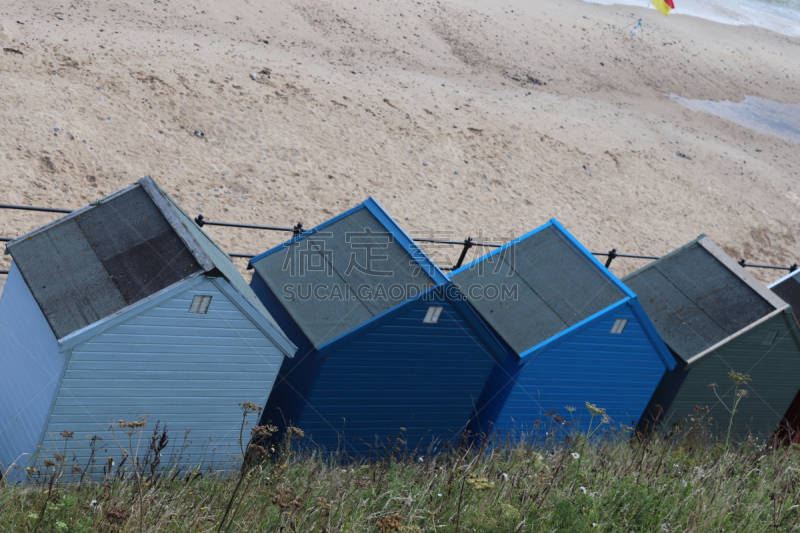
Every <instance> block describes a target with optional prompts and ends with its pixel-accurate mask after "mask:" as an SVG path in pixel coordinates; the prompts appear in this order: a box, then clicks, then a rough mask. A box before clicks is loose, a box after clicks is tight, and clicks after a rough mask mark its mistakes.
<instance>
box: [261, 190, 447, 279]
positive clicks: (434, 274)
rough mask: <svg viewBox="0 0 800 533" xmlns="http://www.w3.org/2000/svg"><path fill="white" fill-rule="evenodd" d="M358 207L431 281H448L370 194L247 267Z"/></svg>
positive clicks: (308, 235) (263, 254) (280, 245)
mask: <svg viewBox="0 0 800 533" xmlns="http://www.w3.org/2000/svg"><path fill="white" fill-rule="evenodd" d="M360 209H366V210H367V211H369V212H370V213H371V214H372V216H374V217H375V218H376V219H378V222H380V223H381V224H382V225H383V227H384V228H385V229H386V231H388V232H389V233H391V234H392V237H394V238H395V240H396V241H397V243H398V244H400V245H401V246H402V247H403V248H404V249H405V250H406V251H407V252H408V253H409V254H410V255H411V257H413V258H414V260H415V261H416V262H417V263H418V264H419V265H420V267H422V269H423V270H424V271H425V272H426V273H427V274H428V275H429V276H430V277H431V278H432V279H433V281H435V282H436V283H437V284H438V285H444V284H445V283H447V282H448V277H447V275H446V274H445V273H444V272H442V271H441V270H440V269H439V267H438V266H436V263H434V262H433V261H431V259H430V258H429V257H428V256H427V254H425V252H423V251H422V248H420V247H419V246H417V244H416V243H415V242H414V239H412V238H411V237H409V235H408V234H407V233H406V232H405V231H404V230H403V229H402V228H401V227H400V226H399V225H398V224H397V222H395V221H394V219H393V218H392V217H391V216H390V215H389V214H388V213H387V212H386V210H385V209H384V208H383V207H382V206H381V204H379V203H378V201H377V200H375V199H374V198H373V197H371V196H370V197H369V198H367V199H366V200H365V201H364V202H362V203H360V204H359V205H357V206H355V207H354V208H352V209H349V210H347V211H345V212H344V213H342V214H340V215H337V216H335V217H333V218H331V219H330V220H327V221H326V222H323V223H322V224H320V225H318V226H316V227H314V228H312V229H311V230H309V231H306V232H303V233H301V234H300V235H295V236H294V237H292V238H291V239H289V240H288V241H286V242H285V243H283V244H279V245H278V246H276V247H274V248H272V249H270V250H267V251H266V252H263V253H261V254H259V255H257V256H255V257H253V258H252V259H251V260H250V261H249V262H248V263H247V269H248V270H250V269H252V268H253V264H254V263H257V262H258V261H260V260H261V259H263V258H265V257H267V256H268V255H271V254H274V253H276V252H278V251H280V250H283V249H284V248H286V247H287V246H291V245H292V244H294V243H296V242H298V241H300V240H302V239H305V238H306V237H310V236H311V235H313V234H314V233H317V232H319V231H321V230H323V229H324V228H326V227H328V226H330V225H331V224H333V223H335V222H337V221H339V220H341V219H343V218H345V217H348V216H350V215H352V214H353V213H355V212H356V211H358V210H360Z"/></svg>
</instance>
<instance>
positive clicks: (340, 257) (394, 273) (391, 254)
mask: <svg viewBox="0 0 800 533" xmlns="http://www.w3.org/2000/svg"><path fill="white" fill-rule="evenodd" d="M251 267H252V268H254V269H255V271H256V272H257V273H258V275H259V276H261V278H262V279H263V280H264V282H265V283H266V285H267V286H268V287H269V289H270V290H271V291H272V293H273V294H274V295H275V296H276V298H277V299H278V300H279V301H280V303H281V304H282V305H283V307H284V309H285V310H286V312H287V313H288V314H289V315H290V316H291V317H292V319H293V320H294V322H295V323H296V324H297V326H298V327H299V328H300V330H301V331H302V332H303V334H304V335H305V336H306V338H308V340H309V342H310V343H311V344H312V345H313V346H314V347H315V348H318V349H319V348H320V347H322V346H323V345H325V344H326V343H328V342H330V341H332V340H334V339H336V338H337V337H340V336H341V335H344V334H347V333H348V332H350V331H352V330H354V329H355V328H358V327H359V326H361V325H363V324H365V323H367V322H369V321H371V320H372V319H373V318H375V317H376V316H378V315H380V314H382V313H385V312H387V311H389V310H390V309H392V308H394V307H395V306H397V305H399V304H401V303H403V302H405V301H407V300H410V299H412V298H414V297H417V296H419V295H421V294H422V293H423V292H425V291H426V290H428V289H429V288H431V287H434V286H439V285H442V284H445V283H448V280H447V277H446V276H445V275H444V274H443V273H442V272H441V271H440V270H439V269H438V267H436V265H435V264H434V263H433V262H432V261H431V260H430V259H429V258H428V257H427V256H426V255H425V253H424V252H423V251H422V250H421V249H420V248H419V247H418V246H417V245H416V244H415V243H414V241H413V240H412V239H411V238H410V237H408V235H406V234H405V232H403V230H402V229H401V228H400V227H399V226H398V225H397V224H396V223H395V222H394V220H392V218H391V217H390V216H389V215H388V214H387V213H386V212H385V211H384V210H383V208H382V207H381V206H380V204H378V202H377V201H376V200H374V199H373V198H369V199H368V200H367V201H365V202H364V203H362V204H360V205H358V206H356V207H355V208H353V209H351V210H349V211H347V212H346V213H343V214H341V215H339V216H337V217H335V218H333V219H331V220H329V221H328V222H325V223H323V224H321V225H320V226H317V227H316V228H314V229H312V230H310V231H307V232H305V233H303V234H301V235H298V236H296V237H295V238H293V239H292V240H290V241H288V242H286V243H284V244H282V245H280V246H277V247H275V248H273V249H271V250H269V251H267V252H264V253H263V254H261V255H259V256H256V257H254V258H253V259H252V260H251V261H250V265H249V267H248V268H251Z"/></svg>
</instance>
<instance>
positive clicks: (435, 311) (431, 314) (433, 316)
mask: <svg viewBox="0 0 800 533" xmlns="http://www.w3.org/2000/svg"><path fill="white" fill-rule="evenodd" d="M442 311H444V307H437V306H431V307H429V308H428V312H427V313H425V318H423V319H422V323H423V324H436V323H437V322H439V317H440V316H442Z"/></svg>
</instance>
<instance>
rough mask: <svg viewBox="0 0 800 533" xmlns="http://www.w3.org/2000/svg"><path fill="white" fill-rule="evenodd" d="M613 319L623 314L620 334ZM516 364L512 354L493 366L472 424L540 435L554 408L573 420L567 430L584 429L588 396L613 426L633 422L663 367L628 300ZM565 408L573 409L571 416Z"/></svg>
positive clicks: (645, 404)
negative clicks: (560, 340) (558, 341)
mask: <svg viewBox="0 0 800 533" xmlns="http://www.w3.org/2000/svg"><path fill="white" fill-rule="evenodd" d="M617 318H625V319H628V324H627V326H626V328H625V330H624V331H623V333H622V334H612V333H611V328H612V326H613V325H614V322H615V320H616V319H617ZM516 363H517V360H515V359H514V357H509V358H508V359H507V360H506V362H505V363H503V364H499V365H497V367H496V368H495V369H494V370H493V372H492V376H491V378H490V380H489V382H488V383H487V386H486V389H484V392H483V394H482V396H481V400H480V403H479V405H478V408H477V409H476V413H475V415H474V419H473V422H472V426H471V427H472V428H474V429H476V430H482V431H486V430H488V428H489V427H494V428H495V429H496V430H497V431H498V432H500V433H501V434H516V435H519V434H522V433H526V434H530V435H532V436H533V437H536V438H544V437H545V432H546V431H547V430H548V429H549V424H550V422H551V419H550V418H548V416H547V413H548V412H555V413H557V414H558V415H560V416H562V417H564V418H566V420H567V422H568V423H573V422H574V425H572V426H570V427H569V430H570V431H576V430H577V431H586V430H587V429H588V423H589V419H590V416H589V414H588V412H587V410H586V406H585V403H586V402H590V403H594V404H596V405H597V406H598V407H600V408H604V409H606V410H607V412H608V415H609V416H611V418H612V419H613V420H614V424H615V425H616V426H617V427H619V424H620V423H623V424H627V425H629V426H630V425H632V426H635V425H636V422H637V421H638V420H639V418H640V417H641V415H642V413H643V411H644V409H645V407H646V406H647V404H648V402H649V400H650V398H651V396H652V395H653V392H654V391H655V389H656V387H657V386H658V383H659V381H660V380H661V377H662V376H663V375H664V372H665V371H666V368H667V367H666V365H665V363H664V361H663V359H662V358H661V356H660V355H659V353H658V350H657V349H656V347H655V346H654V345H653V343H652V342H651V341H650V339H649V337H648V336H647V333H646V331H645V329H644V328H643V327H642V325H641V324H640V323H639V321H638V319H637V316H636V314H634V313H633V312H632V310H631V308H630V305H626V306H624V307H622V308H618V309H617V310H615V312H613V313H609V314H608V315H607V316H606V317H604V318H602V319H601V320H598V321H597V322H595V323H593V324H591V325H590V326H588V327H587V328H585V329H583V330H580V331H579V332H577V333H576V334H575V335H573V336H571V337H570V338H568V339H566V340H564V341H563V342H562V343H561V344H559V345H558V346H556V347H555V348H552V349H548V350H545V351H544V352H543V353H541V354H539V355H538V356H537V357H536V358H534V359H533V360H532V361H530V362H529V363H527V364H526V365H525V366H523V367H519V366H518V365H517V364H516ZM567 406H571V407H575V408H576V409H577V410H576V411H575V412H574V413H573V415H572V416H570V414H569V412H568V411H567V409H566V407H567ZM537 421H538V422H537ZM596 422H597V420H596Z"/></svg>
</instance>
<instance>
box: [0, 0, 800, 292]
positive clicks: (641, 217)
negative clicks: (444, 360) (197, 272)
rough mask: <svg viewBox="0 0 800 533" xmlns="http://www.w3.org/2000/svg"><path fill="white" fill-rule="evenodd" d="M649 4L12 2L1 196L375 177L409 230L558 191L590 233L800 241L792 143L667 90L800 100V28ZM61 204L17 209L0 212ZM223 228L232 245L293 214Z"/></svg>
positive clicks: (20, 224)
mask: <svg viewBox="0 0 800 533" xmlns="http://www.w3.org/2000/svg"><path fill="white" fill-rule="evenodd" d="M638 11H639V10H638V9H633V8H627V7H619V6H611V7H607V6H598V5H592V4H585V3H581V2H578V1H573V0H564V1H542V2H535V3H531V2H523V1H520V0H512V1H509V2H504V3H502V4H501V3H496V2H488V1H481V0H459V1H433V2H430V1H428V2H400V3H398V2H390V1H388V0H381V1H377V0H373V1H360V0H359V1H355V0H337V1H332V2H325V1H311V0H290V1H286V2H275V1H272V0H269V1H268V0H262V1H258V0H249V1H248V0H231V1H229V2H212V1H210V0H197V1H193V2H178V1H175V0H155V2H134V1H118V2H113V3H110V2H101V1H99V0H74V1H72V2H70V1H63V0H59V1H53V0H40V1H37V2H30V1H23V0H13V1H9V2H4V6H3V7H0V24H2V26H3V28H2V30H0V40H2V41H4V43H3V46H4V47H6V48H10V49H14V50H19V51H20V52H22V54H21V55H20V54H17V53H15V52H13V51H4V53H3V54H2V55H0V112H2V120H0V157H2V165H1V166H0V168H1V169H2V172H1V173H0V187H2V191H3V193H2V198H3V200H2V202H3V203H15V204H27V205H39V206H53V207H65V208H73V207H79V206H81V205H84V204H86V203H87V202H90V201H92V200H94V199H97V198H98V197H101V196H103V195H105V194H108V193H110V192H112V191H114V190H116V189H118V188H120V187H122V186H124V185H126V184H128V183H131V182H133V181H134V180H136V179H138V178H139V177H141V176H143V175H145V174H150V175H151V176H153V177H154V178H155V179H156V180H157V181H158V182H159V183H160V184H161V185H162V186H163V187H165V189H167V190H168V191H169V192H170V193H171V194H172V195H173V196H174V197H176V198H177V200H178V201H179V202H180V203H181V205H182V206H183V207H184V208H185V209H187V210H188V211H191V212H193V213H202V214H203V215H204V216H205V217H206V218H208V219H211V220H225V221H240V222H246V223H255V224H275V225H287V226H291V225H294V224H295V223H297V222H298V221H302V222H303V224H304V225H305V226H306V227H310V226H312V225H314V224H316V223H319V222H322V221H324V220H326V219H327V218H329V217H330V216H332V215H334V214H337V213H339V212H341V211H343V210H344V209H346V208H349V207H351V206H353V205H355V204H356V203H358V202H360V201H362V200H363V199H364V198H366V197H367V196H370V195H372V196H375V197H376V198H377V199H378V200H379V201H380V202H381V203H382V204H383V205H384V206H385V207H386V208H387V209H388V211H389V212H390V213H391V214H392V215H393V216H394V217H395V218H397V219H398V221H400V222H401V223H402V224H403V225H404V227H405V228H406V230H407V231H409V233H412V234H414V235H421V234H426V235H427V236H430V235H431V234H432V235H434V236H438V237H444V238H450V239H457V240H461V239H463V238H465V237H466V236H468V235H471V236H472V237H473V238H481V239H484V240H489V239H493V240H498V239H502V238H507V237H510V236H517V235H520V234H522V233H524V232H526V231H528V230H530V229H532V228H534V227H536V226H538V225H540V224H542V223H544V222H545V221H547V220H548V219H549V218H550V217H557V218H558V219H559V220H560V221H561V222H562V223H564V224H565V225H566V226H567V228H568V229H570V230H571V231H572V232H573V233H574V234H575V235H576V236H577V237H578V238H579V239H581V240H582V241H583V242H584V243H585V244H586V245H587V246H588V247H589V248H590V249H592V250H598V251H605V250H608V249H610V248H612V247H616V248H617V249H618V250H619V251H621V252H628V253H645V254H662V253H665V252H668V251H670V250H671V249H673V248H675V247H677V246H679V245H681V244H684V243H685V242H686V241H688V240H691V239H693V238H695V237H696V236H697V235H699V234H700V233H705V234H707V235H709V236H710V237H711V238H712V239H713V240H715V241H717V242H718V243H719V244H720V245H721V246H723V248H724V249H725V250H727V251H728V252H729V253H730V254H732V255H733V256H734V257H736V258H740V257H746V258H748V259H750V260H752V261H758V262H761V263H774V264H790V263H793V262H795V261H798V260H800V244H798V237H800V174H799V173H798V172H799V171H800V150H798V146H797V145H793V144H790V143H788V142H786V141H782V140H780V139H778V138H775V137H771V136H768V135H764V134H760V133H757V132H755V131H752V130H748V129H746V128H744V127H741V126H738V125H736V124H733V123H731V122H728V121H726V120H724V119H721V118H717V117H714V116H711V115H708V114H704V113H695V112H692V111H689V110H688V109H685V108H683V107H681V106H680V104H678V103H676V102H674V101H673V100H672V99H670V98H668V96H667V95H670V94H677V95H680V96H683V97H687V98H704V99H714V100H722V99H729V100H736V101H738V100H741V99H742V98H744V97H745V95H754V96H758V97H762V98H768V99H772V100H775V101H779V102H786V103H798V98H800V96H798V93H797V85H796V80H797V79H798V75H800V64H799V63H798V62H797V60H796V58H797V57H800V40H798V39H795V38H789V37H786V36H782V35H778V34H774V33H771V32H768V31H766V30H761V29H756V28H738V27H732V26H722V25H718V24H714V23H711V22H707V21H703V20H699V19H694V18H690V17H682V16H671V17H669V18H665V17H661V16H660V15H658V14H657V13H654V14H653V15H652V16H648V19H647V25H646V29H647V32H646V34H645V39H644V41H642V40H640V39H639V38H638V37H633V36H631V35H630V33H629V31H628V30H627V29H625V26H627V25H628V24H631V23H633V22H635V20H636V17H637V16H638ZM620 30H622V31H620ZM195 132H197V133H195ZM200 132H202V134H201V133H200ZM678 152H680V153H682V154H685V155H688V156H689V157H690V158H691V159H689V158H684V157H680V156H678V155H677V154H678ZM52 218H53V217H52V216H51V215H45V214H35V213H21V212H15V211H2V212H0V236H4V237H13V236H17V235H20V234H22V233H24V232H26V231H28V230H30V229H32V228H34V227H37V226H38V225H40V224H42V223H44V222H46V221H48V220H51V219H52ZM209 232H210V233H211V234H212V235H213V236H214V237H215V238H216V239H218V241H219V242H220V243H221V244H222V245H223V246H224V247H226V249H228V250H229V251H231V252H239V253H258V252H260V251H263V250H265V249H267V248H268V247H271V246H273V245H275V244H278V243H279V242H281V241H282V240H283V239H284V238H285V237H286V236H285V235H282V234H274V233H267V234H265V233H262V232H255V231H248V230H226V229H221V228H212V229H210V230H209ZM430 251H431V253H433V254H434V259H435V260H436V261H437V262H439V263H440V264H441V265H443V266H446V265H449V264H451V263H452V262H453V261H455V258H456V257H457V251H455V250H453V249H449V248H447V247H445V248H436V249H431V250H430ZM244 264H245V263H244V261H242V262H241V266H244ZM641 264H642V262H641V261H635V260H617V262H616V263H615V265H614V267H613V270H614V271H615V272H617V273H618V274H623V273H626V272H629V271H631V270H632V269H635V268H637V267H638V266H641ZM7 265H8V260H7V257H6V259H5V260H4V263H3V266H2V267H0V268H6V267H7ZM755 273H756V274H757V275H758V276H760V277H762V279H764V280H770V279H775V278H777V277H778V275H779V273H772V272H761V271H757V272H755Z"/></svg>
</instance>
